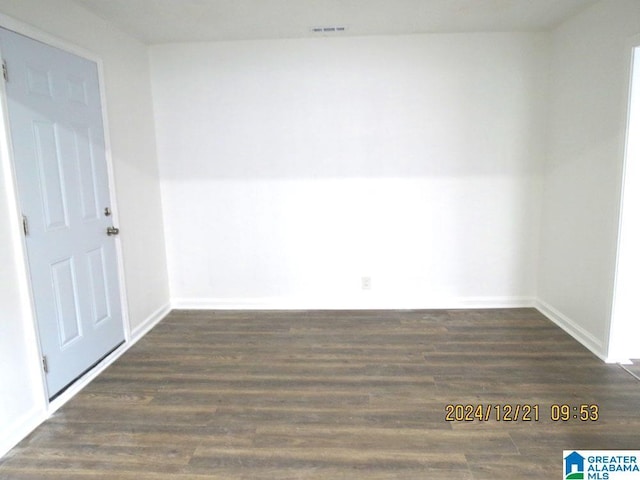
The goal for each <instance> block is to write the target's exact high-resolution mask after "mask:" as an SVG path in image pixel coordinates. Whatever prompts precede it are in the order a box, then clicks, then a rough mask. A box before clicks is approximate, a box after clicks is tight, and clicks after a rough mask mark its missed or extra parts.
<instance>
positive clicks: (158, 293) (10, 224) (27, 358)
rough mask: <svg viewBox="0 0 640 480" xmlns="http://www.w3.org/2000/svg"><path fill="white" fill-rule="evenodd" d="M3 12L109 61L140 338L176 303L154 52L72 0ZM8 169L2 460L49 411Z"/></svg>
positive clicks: (128, 270) (0, 324)
mask: <svg viewBox="0 0 640 480" xmlns="http://www.w3.org/2000/svg"><path fill="white" fill-rule="evenodd" d="M0 13H2V14H5V15H8V16H10V17H11V18H9V21H12V19H14V20H18V21H21V22H24V23H26V24H29V25H32V26H33V27H35V28H36V29H38V30H39V31H42V32H44V33H46V34H50V35H52V36H54V37H56V38H58V39H61V40H63V41H67V42H70V43H71V44H73V45H75V46H78V47H81V48H83V49H86V50H89V51H91V52H93V53H94V54H96V55H98V56H100V57H101V58H102V59H103V61H104V75H105V86H106V98H107V105H106V107H107V111H108V128H109V131H110V136H111V147H112V156H113V163H114V170H115V187H116V193H117V202H118V207H119V227H120V228H121V231H122V234H121V240H122V247H123V257H124V269H125V279H126V286H127V297H128V313H129V320H130V323H131V327H132V329H133V330H134V333H135V332H136V331H141V330H142V329H143V328H144V327H145V325H146V324H147V322H148V321H150V320H152V319H155V318H156V317H157V316H158V314H159V312H162V311H163V310H162V309H163V308H165V309H166V307H167V305H168V303H169V291H168V281H167V272H166V261H165V258H166V256H165V248H164V239H163V226H162V211H161V199H160V187H159V182H158V172H157V163H156V151H155V138H154V126H153V109H152V103H151V93H150V80H149V66H148V54H147V48H146V47H145V46H144V45H142V44H140V43H139V42H137V41H135V40H133V39H131V38H129V37H127V36H126V35H124V34H122V33H120V32H118V31H117V30H115V29H113V28H112V27H110V26H109V25H107V24H106V23H105V22H104V21H102V20H101V19H99V18H98V17H95V16H93V15H91V14H89V13H87V12H86V11H85V10H83V9H82V8H80V7H78V6H77V5H75V4H74V3H72V2H70V1H67V0H55V1H51V0H20V2H16V1H13V0H0ZM5 18H6V17H5ZM5 26H8V25H5ZM1 161H2V171H3V175H2V178H0V189H1V191H0V218H2V219H3V221H2V222H0V242H1V243H0V244H1V245H2V248H1V249H0V265H1V266H2V270H0V285H1V287H0V288H1V289H0V305H1V306H2V307H1V309H0V328H1V330H0V398H1V399H2V400H1V401H0V406H1V407H2V409H0V432H2V434H1V435H0V452H2V451H3V450H5V449H6V448H8V446H10V445H11V443H12V442H13V441H14V440H16V435H17V436H18V437H17V438H19V435H20V434H24V432H25V428H27V429H28V425H29V424H33V422H37V421H39V420H41V419H42V415H43V414H44V411H45V408H46V405H45V402H44V392H43V387H42V383H41V381H39V378H40V374H39V368H40V367H39V359H38V357H37V353H36V352H37V351H36V350H35V349H34V344H35V341H36V340H35V337H34V335H35V334H34V332H33V328H32V320H31V319H30V316H29V312H28V309H27V310H25V309H24V307H23V302H21V301H20V298H21V297H20V295H23V296H24V293H25V292H23V291H20V289H19V286H20V285H21V284H22V283H23V282H22V280H23V275H22V273H21V266H22V264H21V258H17V254H18V252H17V251H16V249H15V248H14V244H15V245H18V246H19V243H15V242H16V239H19V232H18V228H17V225H16V223H17V218H16V216H15V197H14V196H13V195H12V192H10V191H7V187H8V186H10V182H11V179H10V178H7V177H8V175H7V173H10V170H8V168H9V165H8V159H7V158H6V155H4V154H3V155H2V159H1ZM12 219H13V221H12ZM12 242H14V243H12ZM34 372H35V373H34ZM27 431H28V430H27Z"/></svg>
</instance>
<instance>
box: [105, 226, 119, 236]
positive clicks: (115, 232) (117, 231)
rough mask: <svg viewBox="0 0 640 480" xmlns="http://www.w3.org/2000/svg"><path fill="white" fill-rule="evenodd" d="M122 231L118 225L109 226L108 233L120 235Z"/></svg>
mask: <svg viewBox="0 0 640 480" xmlns="http://www.w3.org/2000/svg"><path fill="white" fill-rule="evenodd" d="M119 233H120V229H119V228H116V227H107V235H109V236H111V235H118V234H119Z"/></svg>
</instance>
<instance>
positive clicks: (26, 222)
mask: <svg viewBox="0 0 640 480" xmlns="http://www.w3.org/2000/svg"><path fill="white" fill-rule="evenodd" d="M22 230H24V236H25V237H26V236H28V235H29V219H28V218H27V216H26V215H22Z"/></svg>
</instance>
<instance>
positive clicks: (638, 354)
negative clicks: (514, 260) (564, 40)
mask: <svg viewBox="0 0 640 480" xmlns="http://www.w3.org/2000/svg"><path fill="white" fill-rule="evenodd" d="M637 40H638V41H637V42H636V46H635V47H634V48H633V51H632V68H631V88H630V91H629V92H630V93H629V108H628V120H627V135H626V144H625V160H624V176H623V187H622V203H621V213H620V230H619V240H618V259H617V268H616V280H615V287H614V296H613V309H612V323H611V333H610V338H609V357H610V359H611V360H612V361H621V360H627V359H633V358H640V312H639V310H638V295H639V290H638V287H639V286H640V39H637Z"/></svg>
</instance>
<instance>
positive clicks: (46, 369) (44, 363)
mask: <svg viewBox="0 0 640 480" xmlns="http://www.w3.org/2000/svg"><path fill="white" fill-rule="evenodd" d="M42 369H43V370H44V373H49V362H48V361H47V356H46V355H43V356H42Z"/></svg>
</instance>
